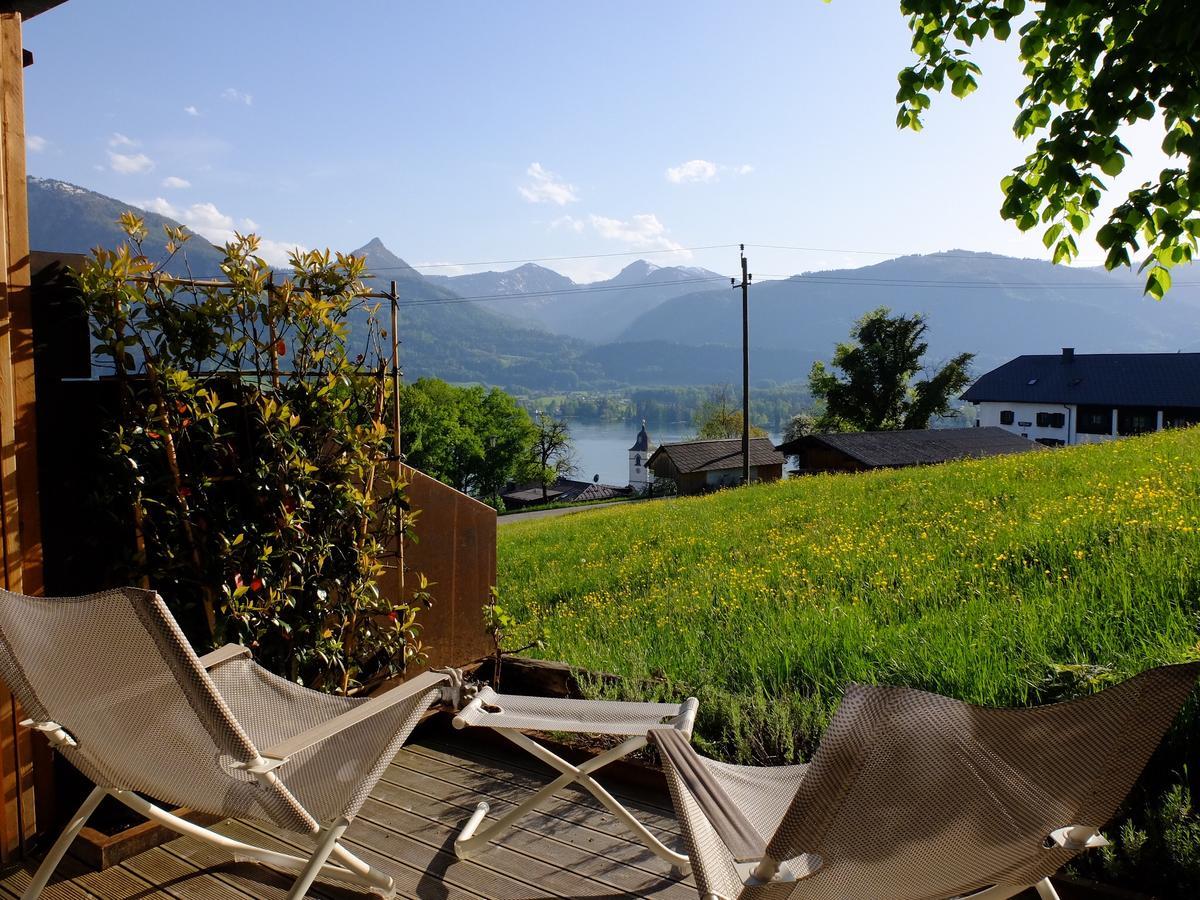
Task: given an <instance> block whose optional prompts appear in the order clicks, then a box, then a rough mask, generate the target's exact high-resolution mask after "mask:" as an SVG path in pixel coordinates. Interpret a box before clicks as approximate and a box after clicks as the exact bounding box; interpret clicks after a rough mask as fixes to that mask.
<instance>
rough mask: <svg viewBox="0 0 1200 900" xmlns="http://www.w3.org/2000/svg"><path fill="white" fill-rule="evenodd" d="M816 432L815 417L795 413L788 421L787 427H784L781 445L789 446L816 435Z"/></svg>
mask: <svg viewBox="0 0 1200 900" xmlns="http://www.w3.org/2000/svg"><path fill="white" fill-rule="evenodd" d="M818 430H819V429H818V427H817V418H816V416H813V415H811V414H809V413H797V414H796V415H794V416H792V417H791V418H790V419H788V423H787V425H785V426H784V429H783V443H785V444H790V443H791V442H792V441H796V440H799V439H800V438H802V437H808V436H809V435H810V434H816V433H817V431H818Z"/></svg>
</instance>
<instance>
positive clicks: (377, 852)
mask: <svg viewBox="0 0 1200 900" xmlns="http://www.w3.org/2000/svg"><path fill="white" fill-rule="evenodd" d="M531 762H532V765H531V764H530V763H531ZM509 763H510V764H509V765H506V758H505V756H504V753H503V750H502V749H496V748H490V747H489V748H487V749H486V752H479V748H478V747H473V746H472V742H471V741H470V739H469V738H468V737H466V736H461V737H460V736H459V735H455V734H449V735H447V734H442V733H433V734H429V735H427V736H425V737H419V738H418V740H417V741H416V742H415V743H414V744H412V745H410V746H408V747H406V748H405V749H404V750H402V751H401V752H400V754H399V756H398V757H397V758H396V760H395V761H394V762H393V764H392V765H391V766H390V767H389V768H388V771H387V773H386V774H385V776H384V779H383V780H382V781H381V782H380V783H379V786H378V787H377V788H376V789H375V791H374V792H373V793H372V795H371V797H370V799H368V800H367V803H366V804H365V805H364V806H363V809H362V812H361V813H360V814H359V816H358V818H357V819H356V820H355V821H354V823H353V824H352V825H351V827H350V829H349V830H348V831H347V832H346V836H345V843H346V846H347V847H348V848H349V849H350V850H351V851H352V852H353V853H355V854H356V855H358V856H360V857H361V858H362V859H364V860H365V861H366V862H368V863H370V864H371V865H373V866H375V867H377V868H379V869H380V870H382V871H384V872H386V873H387V874H389V875H391V876H392V877H393V878H394V879H395V880H396V888H397V895H398V896H399V897H405V898H421V900H435V898H436V900H568V898H570V900H573V898H581V900H582V898H593V900H636V898H661V900H691V898H694V897H695V896H696V889H695V888H694V887H693V886H692V884H691V881H690V879H688V880H680V877H679V876H678V875H677V874H673V873H672V871H671V867H670V866H669V864H667V863H666V862H664V861H663V860H660V859H659V858H657V857H656V856H654V854H652V853H651V852H650V851H649V850H647V849H646V848H645V847H643V846H642V845H641V844H640V843H637V842H636V840H633V839H631V836H630V835H628V834H627V833H626V832H625V831H624V829H623V826H621V825H620V824H619V823H618V822H617V821H616V819H615V818H614V817H613V816H612V815H611V814H610V813H608V811H607V810H605V809H604V808H603V807H602V806H600V805H599V804H598V803H597V802H596V801H595V799H594V798H593V797H591V795H589V794H588V793H587V792H586V791H583V790H579V789H569V790H566V791H563V792H562V794H561V795H560V796H558V797H556V798H554V800H553V801H552V802H551V803H550V804H549V805H548V806H547V808H546V809H545V810H543V811H539V812H537V813H533V814H531V815H530V816H528V817H527V818H526V819H523V820H522V821H521V822H519V823H518V825H517V827H515V828H512V829H510V830H508V831H507V832H506V833H505V834H504V835H503V836H502V838H501V840H499V841H498V842H496V843H493V844H492V845H491V846H489V847H488V848H487V849H486V850H484V851H482V852H481V853H480V854H479V855H478V856H477V857H475V858H474V859H471V860H468V861H460V860H458V859H457V858H456V857H455V855H454V846H453V844H454V837H455V835H456V834H457V833H458V829H459V828H461V827H462V825H463V823H464V822H465V821H466V819H467V817H468V816H469V815H470V813H471V811H472V810H473V809H474V807H475V804H476V803H477V802H478V801H479V800H481V799H482V800H486V801H487V802H488V803H489V805H490V806H491V808H492V811H491V816H492V817H496V816H499V815H503V813H504V812H505V811H507V810H508V809H511V808H512V806H513V805H514V804H516V803H519V802H520V801H522V800H524V799H525V798H526V797H528V796H529V795H530V794H531V793H532V792H533V791H534V790H536V789H537V788H538V787H540V786H541V785H542V784H544V783H545V782H546V780H547V776H548V775H551V774H553V773H551V772H550V771H549V770H548V769H546V770H544V771H543V770H541V769H540V768H539V766H540V763H537V762H536V761H531V760H529V759H527V758H526V759H522V758H521V756H520V755H519V754H518V753H516V752H514V753H513V755H512V757H511V760H510V761H509ZM614 793H616V792H615V791H614ZM620 796H621V798H622V802H626V803H627V804H628V805H629V807H630V809H632V810H635V814H636V815H637V816H638V817H639V818H640V819H642V821H644V822H646V824H647V825H648V826H650V828H651V830H652V831H655V832H656V833H658V834H660V835H661V836H662V838H663V840H664V841H665V842H666V843H667V844H668V846H678V845H679V844H680V840H679V837H678V828H677V826H676V825H675V823H674V821H673V819H672V818H671V817H670V815H669V813H667V812H666V810H667V809H668V806H667V803H668V801H667V800H666V798H665V797H654V796H653V795H650V794H648V793H646V792H642V791H639V790H636V789H634V790H627V791H622V792H621V794H620ZM216 828H217V830H218V831H220V832H222V833H223V834H226V835H228V836H230V837H234V838H237V839H238V840H242V841H245V842H247V843H256V844H259V845H261V846H263V847H267V848H269V849H273V850H279V851H282V852H286V853H292V854H296V855H307V854H308V852H309V851H310V849H311V846H312V844H311V840H310V839H309V838H308V837H307V836H305V835H297V834H291V833H289V832H286V831H283V830H281V829H276V828H273V827H270V826H266V825H262V824H261V823H251V822H242V821H226V822H222V823H221V824H219V825H218V826H216ZM35 865H36V860H34V861H30V862H27V863H26V864H25V866H24V867H19V868H14V869H11V870H8V871H6V872H4V873H0V900H11V898H16V897H19V896H20V894H21V891H22V890H24V888H25V887H26V886H27V885H28V884H29V880H30V877H31V873H32V871H33V868H34V867H35ZM293 878H294V873H291V872H283V871H276V870H274V869H273V868H271V867H268V866H264V865H260V864H257V863H252V862H246V861H238V860H235V859H233V858H231V857H230V855H229V854H227V853H225V852H224V851H222V850H221V849H219V848H216V847H213V846H211V845H208V844H205V843H203V842H201V841H198V840H196V839H194V838H188V837H180V838H177V839H176V840H174V841H171V842H169V843H167V844H164V845H163V846H162V847H157V848H155V849H153V850H148V851H146V852H145V853H142V854H140V855H138V856H135V857H133V858H131V859H129V860H126V861H125V862H124V863H122V864H121V865H119V866H115V867H113V868H111V869H108V870H107V871H105V872H94V871H90V870H88V869H87V868H86V867H85V866H83V865H82V864H81V863H79V862H76V861H74V860H70V859H68V860H67V861H66V862H64V863H63V865H62V867H61V870H60V872H59V873H58V874H57V875H56V876H55V878H54V880H53V881H52V882H51V884H50V886H49V887H48V888H47V890H46V892H45V893H44V894H43V897H45V898H46V900H143V898H152V897H170V898H174V900H220V898H231V900H248V898H253V900H284V898H285V897H286V896H287V891H288V889H289V887H290V885H291V882H292V879H293ZM309 896H310V897H313V898H321V900H362V898H366V897H368V896H370V895H369V894H366V893H364V892H363V891H362V890H360V889H356V888H352V887H349V886H347V885H345V884H341V883H339V882H338V881H337V880H336V879H324V878H322V879H319V880H318V882H317V884H316V885H314V887H313V889H312V890H311V891H310V893H309Z"/></svg>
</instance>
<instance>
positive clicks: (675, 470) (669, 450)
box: [646, 438, 784, 494]
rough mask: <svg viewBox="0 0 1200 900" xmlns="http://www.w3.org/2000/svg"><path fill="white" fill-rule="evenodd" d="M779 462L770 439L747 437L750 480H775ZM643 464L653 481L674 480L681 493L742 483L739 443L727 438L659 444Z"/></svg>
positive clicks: (780, 473)
mask: <svg viewBox="0 0 1200 900" xmlns="http://www.w3.org/2000/svg"><path fill="white" fill-rule="evenodd" d="M783 463H784V457H783V454H782V453H780V452H779V451H778V450H776V449H775V446H774V444H772V443H771V440H770V438H751V440H750V480H751V481H778V480H779V479H780V478H782V477H783ZM646 465H647V467H648V468H649V469H650V470H651V472H653V473H654V477H655V478H656V479H659V478H668V479H670V480H672V481H674V482H675V484H676V485H678V487H679V493H681V494H702V493H704V492H705V491H715V490H717V489H718V488H723V487H734V486H735V485H738V484H741V482H742V441H741V439H740V438H728V439H722V440H714V441H683V442H680V443H675V444H663V445H662V446H660V447H659V448H658V449H657V450H655V451H654V453H653V454H651V456H650V459H649V461H647V463H646Z"/></svg>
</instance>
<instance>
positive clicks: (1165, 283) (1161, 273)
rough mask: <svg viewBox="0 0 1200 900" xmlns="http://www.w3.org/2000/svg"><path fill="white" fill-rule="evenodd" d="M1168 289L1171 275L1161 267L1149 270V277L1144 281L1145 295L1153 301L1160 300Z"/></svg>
mask: <svg viewBox="0 0 1200 900" xmlns="http://www.w3.org/2000/svg"><path fill="white" fill-rule="evenodd" d="M1170 289H1171V273H1170V272H1168V271H1167V270H1166V269H1164V268H1163V267H1162V266H1159V267H1158V268H1155V269H1151V270H1150V277H1149V278H1147V279H1146V293H1147V294H1149V295H1150V296H1151V297H1153V298H1154V299H1155V300H1161V299H1162V298H1163V297H1165V296H1166V294H1167V291H1169V290H1170Z"/></svg>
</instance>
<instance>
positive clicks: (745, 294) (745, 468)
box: [729, 244, 754, 484]
mask: <svg viewBox="0 0 1200 900" xmlns="http://www.w3.org/2000/svg"><path fill="white" fill-rule="evenodd" d="M739 247H740V248H741V255H742V283H741V284H738V283H737V279H735V278H730V279H729V284H730V286H731V287H733V288H735V289H736V288H739V287H740V288H741V289H742V484H749V483H750V279H751V278H753V277H754V276H753V275H751V274H750V273H749V272H747V271H746V266H747V265H748V262H747V260H746V245H745V244H740V245H739Z"/></svg>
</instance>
